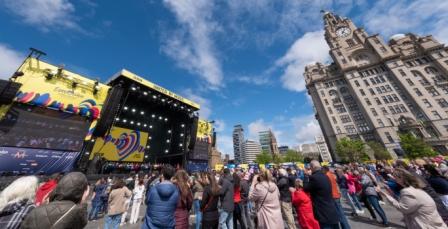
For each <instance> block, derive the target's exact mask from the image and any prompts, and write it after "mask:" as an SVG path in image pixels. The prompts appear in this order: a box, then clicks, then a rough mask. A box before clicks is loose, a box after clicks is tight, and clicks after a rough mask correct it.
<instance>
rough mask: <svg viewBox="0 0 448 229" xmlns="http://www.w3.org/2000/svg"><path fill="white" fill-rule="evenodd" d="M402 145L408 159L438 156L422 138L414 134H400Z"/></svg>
mask: <svg viewBox="0 0 448 229" xmlns="http://www.w3.org/2000/svg"><path fill="white" fill-rule="evenodd" d="M400 145H401V148H403V150H404V152H405V153H406V157H408V158H411V159H414V158H419V157H431V156H436V155H437V153H436V152H434V150H433V149H432V148H431V147H430V146H429V145H428V144H426V142H424V141H423V140H422V139H421V138H416V137H415V136H414V135H412V134H409V133H408V134H400Z"/></svg>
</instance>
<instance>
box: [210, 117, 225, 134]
mask: <svg viewBox="0 0 448 229" xmlns="http://www.w3.org/2000/svg"><path fill="white" fill-rule="evenodd" d="M213 126H214V127H215V131H216V132H223V131H224V130H225V129H226V122H224V120H222V119H215V123H214V124H213Z"/></svg>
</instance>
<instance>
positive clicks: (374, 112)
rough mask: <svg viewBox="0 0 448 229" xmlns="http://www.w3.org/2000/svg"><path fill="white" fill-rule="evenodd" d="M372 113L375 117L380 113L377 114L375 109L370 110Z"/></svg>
mask: <svg viewBox="0 0 448 229" xmlns="http://www.w3.org/2000/svg"><path fill="white" fill-rule="evenodd" d="M370 111H371V112H372V114H373V116H378V113H376V110H375V108H370Z"/></svg>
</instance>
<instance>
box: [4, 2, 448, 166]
mask: <svg viewBox="0 0 448 229" xmlns="http://www.w3.org/2000/svg"><path fill="white" fill-rule="evenodd" d="M322 9H323V10H328V11H332V12H334V13H336V14H339V15H341V16H345V17H349V18H351V19H352V20H353V21H354V22H355V24H357V25H358V26H359V27H363V28H365V29H366V31H367V32H368V33H370V34H376V33H379V34H380V35H382V36H383V38H384V39H385V40H386V41H388V38H389V37H390V36H391V35H393V34H397V33H407V32H413V33H416V34H420V35H428V34H432V35H434V36H435V37H436V39H438V40H440V41H442V42H448V27H447V26H446V25H448V1H446V0H414V1H411V0H394V1H390V0H281V1H273V0H134V1H129V0H128V1H125V0H115V1H110V0H109V1H108V0H98V1H93V0H76V1H75V0H0V78H8V77H9V76H10V75H11V74H12V72H14V71H15V69H17V67H18V66H19V65H20V63H21V62H22V61H23V59H24V57H25V56H26V54H27V53H28V48H29V47H34V48H38V49H40V50H43V51H45V52H46V53H47V54H48V55H47V56H46V57H45V60H47V61H49V62H50V63H53V64H61V63H64V64H65V66H66V68H67V69H69V70H72V71H74V72H77V73H80V74H83V75H86V76H88V77H91V78H99V79H100V80H101V81H103V82H105V81H106V80H107V79H108V78H110V77H111V76H112V75H113V74H114V73H116V72H118V71H119V70H120V69H123V68H125V69H128V70H130V71H132V72H134V73H136V74H137V75H139V76H142V77H144V78H146V79H148V80H150V81H152V82H154V83H156V84H159V85H161V86H163V87H165V88H167V89H169V90H171V91H173V92H176V93H178V94H180V95H182V96H184V97H187V98H189V99H192V100H193V101H195V102H197V103H199V104H200V105H201V107H202V108H201V111H200V116H201V117H202V118H204V119H208V120H214V121H215V128H216V131H217V132H218V148H219V150H220V151H221V152H223V153H225V154H230V155H231V157H232V156H233V149H232V130H233V126H234V125H236V124H242V125H243V127H244V129H245V137H246V138H248V139H252V140H258V132H259V131H262V130H266V129H269V128H270V129H272V130H273V131H274V133H275V134H276V137H277V141H278V143H279V145H288V146H290V147H294V146H297V145H300V144H302V143H308V142H313V140H314V136H315V135H318V134H320V132H321V130H320V127H319V125H318V123H317V121H316V120H315V119H314V111H313V105H312V102H311V99H310V98H309V96H308V95H307V93H306V88H305V83H304V80H303V78H302V74H303V71H304V67H305V66H306V65H307V64H310V63H313V62H322V63H329V62H330V61H331V60H330V58H329V55H328V51H329V48H328V46H327V44H326V42H325V40H324V37H323V21H322V14H321V13H320V10H322Z"/></svg>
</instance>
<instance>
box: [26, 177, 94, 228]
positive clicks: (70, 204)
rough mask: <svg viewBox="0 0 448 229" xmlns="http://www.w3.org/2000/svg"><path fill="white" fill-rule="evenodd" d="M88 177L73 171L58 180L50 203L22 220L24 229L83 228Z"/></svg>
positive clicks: (36, 209) (85, 215)
mask: <svg viewBox="0 0 448 229" xmlns="http://www.w3.org/2000/svg"><path fill="white" fill-rule="evenodd" d="M88 196H89V185H88V181H87V177H86V176H85V175H84V174H83V173H80V172H72V173H69V174H67V175H65V176H64V177H62V178H61V180H60V181H59V182H58V185H57V186H56V188H55V189H54V190H53V192H52V193H51V194H50V198H49V200H50V203H48V204H44V205H41V206H39V207H37V208H35V209H34V210H32V211H31V212H30V213H29V214H28V215H27V216H26V217H25V220H24V221H23V222H22V225H21V226H20V228H22V229H41V228H52V229H64V228H72V229H81V228H84V227H85V226H86V225H87V203H86V202H87V197H88Z"/></svg>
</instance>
